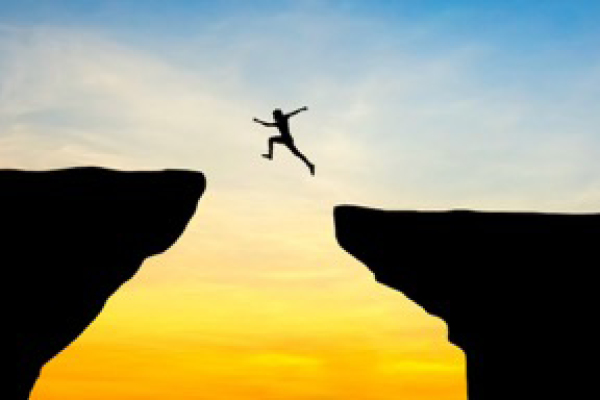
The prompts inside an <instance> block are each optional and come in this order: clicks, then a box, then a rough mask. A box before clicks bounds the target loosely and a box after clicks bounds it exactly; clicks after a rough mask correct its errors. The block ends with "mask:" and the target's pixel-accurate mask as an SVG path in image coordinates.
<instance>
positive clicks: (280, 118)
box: [253, 107, 315, 175]
mask: <svg viewBox="0 0 600 400" xmlns="http://www.w3.org/2000/svg"><path fill="white" fill-rule="evenodd" d="M306 110H308V107H302V108H299V109H297V110H295V111H292V112H291V113H289V114H284V113H283V112H282V111H281V110H280V109H279V108H277V109H275V110H274V111H273V120H274V121H275V122H265V121H262V120H260V119H258V118H254V119H253V121H254V122H258V123H259V124H261V125H264V126H268V127H275V128H277V129H279V133H280V135H279V136H273V137H270V138H269V152H268V153H267V154H263V155H262V156H263V157H265V158H268V159H269V160H272V159H273V144H275V143H281V144H284V145H286V146H287V147H288V149H290V151H291V152H292V154H294V155H295V156H296V157H298V158H299V159H301V160H302V161H304V163H305V164H306V166H307V167H308V169H309V170H310V173H311V175H314V174H315V165H314V164H313V163H311V162H310V161H308V159H307V158H306V157H305V156H304V154H302V153H300V151H299V150H298V148H297V147H296V145H295V144H294V138H292V135H291V134H290V125H289V123H288V119H289V118H290V117H291V116H293V115H296V114H298V113H299V112H301V111H306Z"/></svg>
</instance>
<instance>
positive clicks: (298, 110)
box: [286, 106, 308, 117]
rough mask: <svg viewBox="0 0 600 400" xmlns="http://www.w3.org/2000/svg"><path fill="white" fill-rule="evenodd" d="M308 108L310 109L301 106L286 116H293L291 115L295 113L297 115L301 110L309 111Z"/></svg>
mask: <svg viewBox="0 0 600 400" xmlns="http://www.w3.org/2000/svg"><path fill="white" fill-rule="evenodd" d="M307 110H308V107H306V106H304V107H302V108H299V109H297V110H294V111H292V112H291V113H289V114H286V116H287V117H291V116H293V115H296V114H298V113H299V112H301V111H307Z"/></svg>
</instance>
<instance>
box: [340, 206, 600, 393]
mask: <svg viewBox="0 0 600 400" xmlns="http://www.w3.org/2000/svg"><path fill="white" fill-rule="evenodd" d="M334 220H335V228H336V235H337V240H338V242H339V244H340V245H341V246H342V247H343V248H344V249H345V250H346V251H347V252H348V253H350V254H351V255H353V256H354V257H356V258H357V259H358V260H360V261H361V262H362V263H364V264H365V265H366V266H367V267H368V268H369V269H370V270H371V271H372V272H373V274H374V275H375V279H376V280H377V281H379V282H381V283H383V284H385V285H387V286H390V287H392V288H394V289H397V290H399V291H401V292H403V293H404V294H405V295H406V296H407V297H408V298H410V299H411V300H413V301H415V302H416V303H417V304H419V305H421V306H422V307H423V308H424V309H425V310H426V311H427V312H429V313H431V314H433V315H436V316H438V317H440V318H442V319H443V320H444V321H445V322H446V324H447V326H448V339H449V340H450V341H451V342H452V343H454V344H455V345H457V346H459V347H460V348H461V349H463V351H464V352H465V355H466V365H467V387H468V397H469V399H470V400H483V399H496V398H498V399H508V398H510V399H532V398H540V399H543V398H585V397H588V396H589V393H595V392H596V387H595V386H596V383H595V382H596V377H595V368H593V367H591V366H590V364H588V363H585V362H584V360H588V361H590V360H596V359H597V357H598V355H599V351H598V339H597V337H598V328H597V327H596V325H595V324H594V323H593V320H594V319H595V316H596V313H597V312H596V305H597V304H598V301H597V300H596V291H597V288H596V280H595V279H594V278H593V276H595V274H594V270H595V267H596V265H597V262H596V261H595V256H596V255H598V244H597V242H598V238H600V214H544V213H503V212H475V211H466V210H456V211H439V212H419V211H383V210H377V209H369V208H362V207H357V206H348V205H346V206H338V207H336V208H335V210H334ZM586 365H587V366H586Z"/></svg>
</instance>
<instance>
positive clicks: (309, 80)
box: [0, 1, 600, 209]
mask: <svg viewBox="0 0 600 400" xmlns="http://www.w3.org/2000/svg"><path fill="white" fill-rule="evenodd" d="M2 6H3V12H2V16H1V17H0V39H1V40H0V44H1V45H2V47H1V49H0V50H2V52H1V53H0V70H1V71H2V72H3V74H2V77H1V79H2V81H1V82H0V84H1V85H2V86H0V88H1V89H2V91H1V92H0V94H2V97H0V100H2V99H3V101H4V103H3V104H4V107H3V108H0V111H2V112H3V116H4V117H3V119H2V124H3V126H4V132H5V139H4V140H5V141H7V140H10V141H11V146H12V147H11V146H7V145H6V144H5V146H3V147H4V149H5V151H8V150H6V149H7V148H12V149H14V151H13V152H12V153H11V154H13V156H12V157H11V156H10V155H8V154H7V155H6V156H5V160H9V159H18V160H20V161H21V162H22V164H23V165H24V166H25V165H26V164H27V162H26V160H29V157H27V156H23V157H21V156H19V155H18V154H19V151H18V149H22V151H23V152H24V154H30V153H31V152H32V150H31V144H30V143H29V144H28V145H27V146H25V145H19V144H18V143H21V142H23V141H26V140H30V141H33V142H34V143H35V146H34V147H39V151H40V152H42V153H43V154H48V148H53V146H58V147H60V148H61V149H62V151H63V152H64V151H66V150H65V149H71V150H70V151H72V153H69V154H71V155H70V156H69V157H73V158H72V159H69V158H68V157H67V158H65V159H64V160H62V161H60V160H59V159H58V158H57V159H55V160H53V161H52V162H50V161H48V164H43V165H47V166H51V165H56V166H59V165H69V164H73V163H82V162H91V161H92V160H97V162H101V161H104V163H105V164H109V165H111V164H112V165H115V166H118V165H121V164H119V163H118V162H116V161H117V160H118V159H120V157H122V159H121V161H122V162H123V164H122V165H128V166H131V167H133V166H135V165H139V166H140V167H142V166H160V165H164V164H181V165H182V166H186V167H190V168H197V169H209V170H214V173H215V174H224V175H227V176H228V177H229V178H228V179H230V180H231V182H235V181H236V179H240V178H239V177H238V178H236V176H239V174H240V171H246V170H247V168H250V167H249V165H248V166H244V167H241V166H240V165H238V164H237V163H228V164H226V163H220V161H219V160H222V158H223V157H220V158H218V157H217V158H215V157H212V156H211V155H213V154H216V153H219V152H228V151H229V152H230V153H226V154H231V157H232V158H233V159H235V160H236V162H237V161H240V160H245V159H244V158H240V157H239V155H238V153H237V152H240V154H242V153H243V152H244V151H245V150H243V149H244V146H255V147H256V148H254V147H252V148H253V150H252V151H256V152H259V151H262V148H261V147H263V146H264V143H263V142H262V140H264V139H265V137H264V136H258V137H259V138H260V140H256V139H251V140H254V142H252V141H250V142H248V143H246V142H244V141H245V140H247V138H246V137H244V139H241V138H240V137H238V136H236V135H237V132H242V131H244V132H245V131H248V132H256V133H255V134H257V135H265V136H266V135H267V134H268V133H266V132H261V131H260V129H257V127H256V126H253V125H252V124H248V123H247V121H249V120H250V119H251V117H253V116H262V117H267V116H268V115H269V114H270V110H271V109H272V108H274V107H277V106H281V107H283V108H293V107H297V106H301V105H304V104H306V105H308V106H309V107H310V108H311V113H310V114H307V115H303V116H302V118H300V117H299V118H298V119H297V121H294V124H298V128H297V129H299V130H302V129H304V130H307V131H308V132H306V133H305V134H304V136H303V138H302V137H301V138H299V139H300V140H302V139H304V140H305V141H306V144H305V145H306V147H307V150H306V152H308V153H312V154H314V157H315V158H320V159H321V160H323V161H321V162H319V163H318V164H319V165H320V168H324V169H325V171H326V170H327V168H330V170H329V171H328V172H329V174H323V177H322V179H323V180H324V181H325V180H327V179H329V181H328V182H329V184H330V186H327V185H325V184H323V187H339V189H338V190H337V192H336V193H338V194H337V195H336V196H334V197H338V196H339V198H340V199H344V198H349V200H352V198H353V195H351V194H356V195H357V198H358V199H364V200H365V201H370V202H373V203H377V204H385V205H391V204H393V203H394V202H395V201H396V200H395V196H396V193H398V192H399V191H401V192H402V193H403V201H405V202H406V203H407V205H411V206H417V205H419V204H424V205H426V206H430V207H435V206H436V204H438V205H439V206H440V207H442V206H452V205H457V206H460V205H464V206H473V207H475V206H480V207H491V208H494V207H500V208H502V207H507V208H512V207H519V208H520V207H523V208H536V207H542V208H557V209H572V208H586V207H590V205H589V204H592V203H593V201H594V200H595V199H594V200H592V199H593V198H594V195H592V194H590V193H595V192H594V191H593V190H591V189H590V188H591V187H594V185H593V184H592V183H590V179H592V178H591V177H593V176H595V175H596V172H597V170H596V168H598V165H597V163H596V162H595V161H593V160H594V159H595V153H594V149H595V148H596V147H595V146H596V145H597V144H598V136H597V135H596V133H595V127H596V126H597V117H596V114H597V112H596V106H595V105H596V104H597V102H598V96H599V95H598V65H600V57H599V56H598V52H597V43H598V42H599V39H600V28H598V26H597V24H596V21H597V20H598V18H597V17H598V16H599V15H600V13H599V11H600V6H599V5H598V4H597V2H593V1H569V2H566V1H544V2H522V1H502V2H475V1H368V2H365V1H293V2H292V1H289V2H286V1H219V2H214V1H169V2H163V1H144V2H141V1H104V2H102V1H93V2H92V1H3V2H2ZM173 104H180V107H179V108H177V109H174V108H173ZM117 105H119V106H117ZM203 106H206V107H207V108H209V109H211V111H210V112H208V113H207V114H203V113H202V110H201V107H203ZM163 107H164V109H165V110H169V112H170V113H171V114H170V115H171V118H170V119H169V118H167V116H163V117H161V118H162V119H161V118H159V115H160V112H158V113H157V111H156V110H157V108H158V109H160V108H163ZM212 108H214V110H213V109H212ZM259 114H260V115H259ZM307 116H309V117H307ZM151 121H154V122H153V123H151ZM153 124H154V125H153ZM186 124H187V125H186ZM160 130H162V131H167V130H168V131H170V134H169V135H170V137H171V138H172V139H171V140H168V141H167V140H166V138H161V134H160V133H159V131H160ZM17 131H18V132H21V133H19V134H13V135H7V134H6V132H17ZM154 131H156V132H155V133H154V134H150V133H148V132H154ZM196 131H201V132H204V134H205V135H206V137H203V136H202V135H201V134H200V133H199V132H196ZM41 132H55V133H53V134H52V135H50V134H47V133H46V134H42V133H41ZM68 132H71V133H68ZM209 132H210V133H209ZM39 135H42V140H36V139H35V138H36V137H38V136H39ZM8 137H10V139H8ZM26 138H29V139H26ZM334 143H335V144H334ZM186 144H187V146H186ZM190 144H192V145H190ZM48 146H49V147H48ZM78 146H79V147H78ZM194 146H196V147H205V148H207V150H206V158H205V159H204V161H203V162H199V161H198V160H199V158H198V157H194V154H195V153H194V151H192V149H193V148H194ZM25 148H27V149H28V150H27V151H26V150H25ZM75 148H77V149H79V150H77V151H76V150H74V149H75ZM209 148H211V149H212V150H208V149H209ZM111 149H112V150H111ZM169 149H170V150H169ZM564 149H570V150H569V151H566V152H565V151H562V150H564ZM199 151H200V153H201V150H199ZM98 152H100V153H101V154H103V156H100V155H98V154H97V153H98ZM75 153H77V154H80V156H75V155H74V154H75ZM83 154H85V156H83ZM93 154H96V156H93V157H92V155H93ZM234 154H235V156H234ZM86 157H91V158H86ZM95 157H97V158H95ZM284 157H285V156H284ZM213 158H214V160H213ZM35 160H40V158H39V157H37V158H35ZM41 160H45V158H42V159H41ZM84 160H88V161H84ZM210 160H212V161H210ZM284 160H285V158H284ZM575 160H580V161H585V162H581V163H579V164H577V165H575V164H573V162H574V161H575ZM587 160H589V162H588V161H587ZM255 161H256V160H250V159H248V160H247V162H248V163H255ZM244 162H246V161H244ZM39 163H41V161H36V163H34V164H39ZM328 163H329V164H328ZM361 163H368V168H364V167H360V165H361ZM43 165H42V164H39V166H40V167H41V166H43ZM252 165H254V164H252ZM260 165H262V164H260ZM293 165H294V163H293V162H290V164H289V167H290V168H294V167H293ZM286 166H288V164H286ZM226 171H227V172H226ZM236 171H237V172H236ZM399 171H400V172H399ZM550 171H552V172H550ZM553 173H555V174H556V176H558V177H562V178H561V179H556V177H555V176H554V175H553ZM261 174H262V172H261ZM338 174H339V175H338ZM465 176H467V177H469V179H464V177H465ZM265 179H266V180H267V181H269V180H270V179H275V178H274V177H265ZM279 184H281V183H278V185H279ZM286 185H287V184H282V187H283V188H286V189H289V188H287V186H286ZM362 185H371V186H372V188H371V190H360V189H359V188H360V187H362ZM575 187H577V188H578V189H577V190H582V191H584V192H585V193H586V194H585V195H582V196H584V197H585V198H586V199H588V197H589V198H590V199H589V200H585V201H583V200H582V202H580V203H577V204H572V203H570V202H568V201H566V200H565V199H563V198H561V199H555V200H553V201H551V202H550V203H551V204H541V203H539V201H540V200H541V199H545V200H548V199H550V198H552V196H549V195H550V193H563V192H566V191H572V190H576V189H575ZM342 188H343V189H342ZM507 188H512V190H509V191H508V192H507V190H506V189H507ZM536 188H537V189H536ZM524 189H527V190H524ZM323 190H325V189H323ZM325 191H327V190H325ZM334 191H335V190H334ZM590 191H591V192H590ZM365 192H369V193H377V194H376V195H373V196H364V193H365ZM507 193H512V194H511V195H510V196H509V197H510V198H505V196H506V195H507ZM320 195H322V196H325V197H327V196H330V195H331V193H329V194H325V193H321V194H320ZM511 196H514V197H511ZM424 197H427V198H428V199H432V198H435V199H438V200H437V201H434V202H432V201H431V200H428V201H426V202H423V201H424ZM329 201H330V202H333V198H331V199H330V200H328V202H329ZM565 201H566V202H565ZM584 204H585V205H584Z"/></svg>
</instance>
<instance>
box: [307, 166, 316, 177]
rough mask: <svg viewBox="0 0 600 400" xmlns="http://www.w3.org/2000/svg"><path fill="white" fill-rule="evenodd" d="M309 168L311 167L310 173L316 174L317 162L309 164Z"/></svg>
mask: <svg viewBox="0 0 600 400" xmlns="http://www.w3.org/2000/svg"><path fill="white" fill-rule="evenodd" d="M308 169H310V174H311V175H314V174H315V164H310V165H309V166H308Z"/></svg>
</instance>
